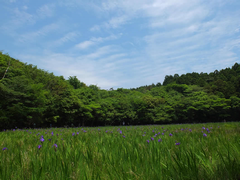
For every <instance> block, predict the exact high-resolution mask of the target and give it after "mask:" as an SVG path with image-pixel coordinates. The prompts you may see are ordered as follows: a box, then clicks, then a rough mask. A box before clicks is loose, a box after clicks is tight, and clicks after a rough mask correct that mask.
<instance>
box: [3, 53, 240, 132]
mask: <svg viewBox="0 0 240 180" xmlns="http://www.w3.org/2000/svg"><path fill="white" fill-rule="evenodd" d="M239 119H240V64H238V63H235V64H234V65H233V66H232V67H231V68H226V69H222V70H220V71H218V70H215V71H214V72H212V73H209V74H208V73H200V74H199V73H196V72H193V73H187V74H182V75H181V76H179V75H178V74H175V75H166V76H165V79H164V82H163V84H161V83H159V82H158V83H156V84H154V83H153V84H151V85H146V86H141V87H137V88H131V89H124V88H118V89H116V90H114V89H113V88H111V89H109V90H104V89H101V88H99V87H97V86H96V85H89V86H87V85H86V84H85V83H84V82H81V81H80V80H79V79H78V78H77V77H76V76H70V77H69V78H68V79H67V80H66V79H64V77H63V76H55V75H54V74H53V73H49V72H47V71H45V70H42V69H38V68H37V66H34V65H32V64H26V63H23V62H21V61H19V60H16V59H14V58H11V57H10V56H9V55H8V54H3V53H0V129H8V128H14V127H15V126H17V127H19V128H24V127H31V128H33V127H50V125H52V126H55V127H63V126H66V125H68V126H71V125H72V126H104V125H122V124H123V122H124V123H125V125H143V124H169V123H205V122H220V121H224V120H226V121H238V120H239Z"/></svg>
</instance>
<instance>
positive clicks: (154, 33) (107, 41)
mask: <svg viewBox="0 0 240 180" xmlns="http://www.w3.org/2000/svg"><path fill="white" fill-rule="evenodd" d="M0 2H1V6H0V15H1V19H0V50H3V53H8V54H9V55H10V56H11V57H13V58H16V59H19V60H20V61H22V62H26V63H28V64H33V65H37V67H38V68H41V69H44V70H47V71H49V72H53V73H54V74H55V75H63V76H64V77H65V78H66V79H67V78H68V77H69V76H77V77H78V79H79V80H80V81H82V82H84V83H86V84H87V85H90V84H94V85H97V86H99V87H100V88H101V89H109V88H112V87H113V88H114V89H116V88H121V87H123V88H135V87H139V86H143V85H150V84H152V83H157V82H161V83H162V82H163V80H164V77H165V75H174V74H175V73H177V74H179V75H181V74H186V73H191V72H198V73H201V72H204V73H205V72H207V73H209V72H213V71H214V70H216V69H218V70H220V69H225V68H226V67H231V66H232V65H234V63H235V62H237V63H240V1H239V0H210V1H209V0H96V1H95V0H58V1H50V0H41V1H32V0H31V1H30V0H0Z"/></svg>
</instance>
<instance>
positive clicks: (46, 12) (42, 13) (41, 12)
mask: <svg viewBox="0 0 240 180" xmlns="http://www.w3.org/2000/svg"><path fill="white" fill-rule="evenodd" d="M54 8H55V4H45V5H43V6H41V7H40V8H39V9H38V10H37V15H38V16H39V17H40V18H46V17H52V16H53V15H54Z"/></svg>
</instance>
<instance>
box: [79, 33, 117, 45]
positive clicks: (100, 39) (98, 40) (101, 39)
mask: <svg viewBox="0 0 240 180" xmlns="http://www.w3.org/2000/svg"><path fill="white" fill-rule="evenodd" d="M121 35H122V34H119V35H117V36H116V35H110V36H108V37H98V38H96V37H92V38H91V39H90V40H87V41H83V42H81V43H79V44H77V45H75V48H77V49H87V48H89V47H90V46H93V45H96V44H98V43H103V42H105V41H110V40H114V39H118V38H119V37H120V36H121Z"/></svg>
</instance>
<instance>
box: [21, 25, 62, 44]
mask: <svg viewBox="0 0 240 180" xmlns="http://www.w3.org/2000/svg"><path fill="white" fill-rule="evenodd" d="M58 28H59V24H58V23H52V24H49V25H46V26H44V27H42V28H41V29H39V30H38V31H34V32H30V33H25V34H23V35H20V37H19V38H18V39H17V41H18V42H20V43H26V42H28V43H29V42H35V41H36V40H37V39H38V38H40V37H42V38H43V37H45V36H47V35H48V34H49V33H52V32H54V31H55V30H57V29H58Z"/></svg>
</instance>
